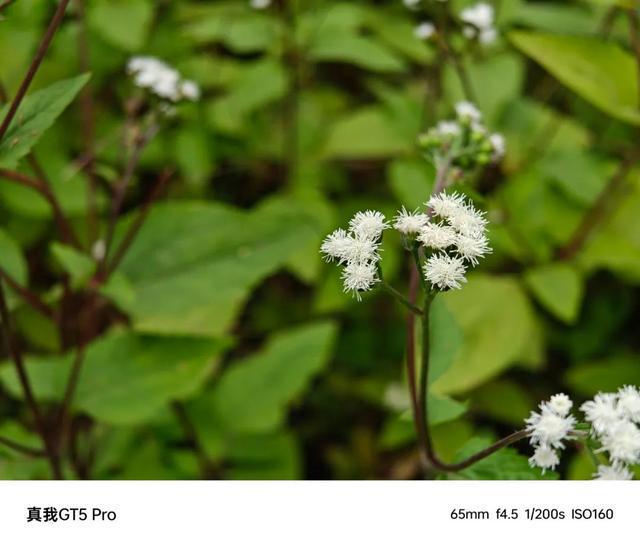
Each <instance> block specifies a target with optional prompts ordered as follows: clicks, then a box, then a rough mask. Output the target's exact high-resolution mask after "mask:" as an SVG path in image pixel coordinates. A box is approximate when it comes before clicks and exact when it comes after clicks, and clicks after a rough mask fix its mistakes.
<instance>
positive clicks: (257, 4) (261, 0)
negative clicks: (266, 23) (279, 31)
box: [249, 0, 271, 10]
mask: <svg viewBox="0 0 640 549" xmlns="http://www.w3.org/2000/svg"><path fill="white" fill-rule="evenodd" d="M249 4H250V5H251V7H252V8H253V9H254V10H264V9H266V8H268V7H269V6H270V5H271V0H251V1H250V2H249Z"/></svg>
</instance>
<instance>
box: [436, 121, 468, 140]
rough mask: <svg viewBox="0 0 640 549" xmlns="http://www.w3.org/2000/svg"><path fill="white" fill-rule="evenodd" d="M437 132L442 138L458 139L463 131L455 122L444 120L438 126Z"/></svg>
mask: <svg viewBox="0 0 640 549" xmlns="http://www.w3.org/2000/svg"><path fill="white" fill-rule="evenodd" d="M436 131H437V132H438V134H439V135H440V136H442V137H457V136H458V135H460V132H461V131H462V130H461V128H460V124H458V123H457V122H455V121H454V120H443V121H442V122H439V123H438V125H437V126H436Z"/></svg>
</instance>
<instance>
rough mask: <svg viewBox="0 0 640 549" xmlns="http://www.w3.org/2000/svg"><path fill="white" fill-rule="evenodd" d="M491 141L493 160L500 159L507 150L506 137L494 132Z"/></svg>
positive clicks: (490, 137)
mask: <svg viewBox="0 0 640 549" xmlns="http://www.w3.org/2000/svg"><path fill="white" fill-rule="evenodd" d="M489 143H491V148H492V149H493V161H494V162H495V161H497V160H500V159H501V158H502V157H503V156H504V154H505V153H506V152H507V145H506V143H505V140H504V137H503V136H502V135H501V134H499V133H492V134H491V135H490V136H489Z"/></svg>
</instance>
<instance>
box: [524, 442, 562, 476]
mask: <svg viewBox="0 0 640 549" xmlns="http://www.w3.org/2000/svg"><path fill="white" fill-rule="evenodd" d="M559 463H560V457H559V456H558V452H556V451H555V450H554V449H553V448H550V447H549V446H547V445H546V444H541V445H540V446H538V447H537V448H536V450H535V452H534V453H533V456H531V457H530V458H529V465H531V467H540V468H542V474H544V472H545V471H546V470H547V469H551V470H552V471H553V470H554V469H555V468H556V467H557V466H558V464H559Z"/></svg>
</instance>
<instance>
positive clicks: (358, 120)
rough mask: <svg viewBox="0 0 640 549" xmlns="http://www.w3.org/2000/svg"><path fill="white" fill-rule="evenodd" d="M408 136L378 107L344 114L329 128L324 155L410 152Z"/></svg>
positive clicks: (376, 154) (368, 156)
mask: <svg viewBox="0 0 640 549" xmlns="http://www.w3.org/2000/svg"><path fill="white" fill-rule="evenodd" d="M412 147H413V140H412V139H408V138H407V137H406V136H405V135H404V134H403V132H402V131H401V130H400V129H399V128H398V127H397V126H396V125H395V123H394V121H393V119H392V118H391V117H390V116H388V115H387V114H386V112H385V111H384V110H383V109H380V108H378V107H371V108H369V107H367V108H363V109H360V110H359V111H356V112H354V113H351V114H348V115H346V116H345V117H344V118H342V119H340V120H338V121H337V122H336V123H335V124H334V125H333V127H332V128H331V130H330V133H329V138H328V142H327V144H326V146H325V150H324V155H325V156H326V157H328V158H379V157H383V158H384V157H388V156H394V155H397V154H402V153H406V152H409V151H410V150H411V149H412Z"/></svg>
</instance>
